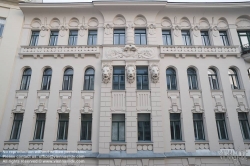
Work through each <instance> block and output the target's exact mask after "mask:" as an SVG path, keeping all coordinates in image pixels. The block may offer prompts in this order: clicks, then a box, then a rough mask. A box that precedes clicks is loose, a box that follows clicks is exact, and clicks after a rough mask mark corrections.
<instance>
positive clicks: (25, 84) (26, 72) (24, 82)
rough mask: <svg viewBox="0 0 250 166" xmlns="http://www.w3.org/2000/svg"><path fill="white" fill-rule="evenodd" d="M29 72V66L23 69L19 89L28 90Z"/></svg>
mask: <svg viewBox="0 0 250 166" xmlns="http://www.w3.org/2000/svg"><path fill="white" fill-rule="evenodd" d="M31 73H32V70H31V69H30V68H28V69H25V70H24V72H23V77H22V81H21V86H20V90H29V86H30V78H31Z"/></svg>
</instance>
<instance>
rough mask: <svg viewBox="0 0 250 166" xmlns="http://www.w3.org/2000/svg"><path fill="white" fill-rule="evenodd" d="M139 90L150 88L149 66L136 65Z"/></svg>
mask: <svg viewBox="0 0 250 166" xmlns="http://www.w3.org/2000/svg"><path fill="white" fill-rule="evenodd" d="M136 80H137V90H148V67H145V66H138V67H136Z"/></svg>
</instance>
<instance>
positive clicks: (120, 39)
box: [114, 29, 125, 45]
mask: <svg viewBox="0 0 250 166" xmlns="http://www.w3.org/2000/svg"><path fill="white" fill-rule="evenodd" d="M114 44H118V45H122V44H125V29H114Z"/></svg>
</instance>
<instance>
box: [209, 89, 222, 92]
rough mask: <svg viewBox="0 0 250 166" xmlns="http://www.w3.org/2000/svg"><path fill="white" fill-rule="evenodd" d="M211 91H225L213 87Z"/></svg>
mask: <svg viewBox="0 0 250 166" xmlns="http://www.w3.org/2000/svg"><path fill="white" fill-rule="evenodd" d="M211 92H223V90H221V89H211Z"/></svg>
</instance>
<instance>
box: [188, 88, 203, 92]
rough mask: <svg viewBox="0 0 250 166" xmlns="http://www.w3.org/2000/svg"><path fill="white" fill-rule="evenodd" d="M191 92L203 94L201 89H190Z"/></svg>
mask: <svg viewBox="0 0 250 166" xmlns="http://www.w3.org/2000/svg"><path fill="white" fill-rule="evenodd" d="M189 92H201V90H199V89H196V90H192V89H189Z"/></svg>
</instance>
